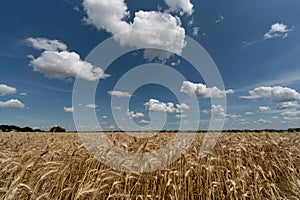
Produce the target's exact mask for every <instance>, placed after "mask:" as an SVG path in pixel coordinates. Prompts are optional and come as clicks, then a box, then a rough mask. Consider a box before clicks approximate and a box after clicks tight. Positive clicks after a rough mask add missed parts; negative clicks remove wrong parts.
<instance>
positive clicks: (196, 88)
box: [180, 81, 234, 98]
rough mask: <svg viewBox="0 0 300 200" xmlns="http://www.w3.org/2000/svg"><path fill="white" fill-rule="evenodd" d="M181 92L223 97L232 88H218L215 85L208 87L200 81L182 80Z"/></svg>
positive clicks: (206, 96) (231, 91) (230, 91)
mask: <svg viewBox="0 0 300 200" xmlns="http://www.w3.org/2000/svg"><path fill="white" fill-rule="evenodd" d="M180 91H181V92H184V93H186V94H188V95H190V96H192V95H196V96H198V97H200V98H223V97H225V95H227V94H233V93H234V91H233V90H220V89H219V88H217V87H215V86H214V87H212V88H208V87H207V86H206V85H204V84H201V83H198V84H197V83H192V82H189V81H183V83H182V86H181V89H180Z"/></svg>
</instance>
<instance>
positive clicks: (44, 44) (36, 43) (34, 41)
mask: <svg viewBox="0 0 300 200" xmlns="http://www.w3.org/2000/svg"><path fill="white" fill-rule="evenodd" d="M26 41H27V42H28V44H29V45H30V46H32V47H33V48H35V49H38V50H46V51H59V50H61V51H66V50H67V45H65V44H64V43H62V42H60V41H58V40H49V39H46V38H27V39H26Z"/></svg>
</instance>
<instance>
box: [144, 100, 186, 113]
mask: <svg viewBox="0 0 300 200" xmlns="http://www.w3.org/2000/svg"><path fill="white" fill-rule="evenodd" d="M143 105H144V106H145V107H146V109H147V110H148V111H149V112H166V113H174V112H176V113H181V112H184V110H188V109H190V107H189V106H188V105H187V104H185V103H181V104H176V105H174V103H171V102H168V103H165V102H160V101H159V100H157V99H150V100H149V101H148V102H146V103H144V104H143Z"/></svg>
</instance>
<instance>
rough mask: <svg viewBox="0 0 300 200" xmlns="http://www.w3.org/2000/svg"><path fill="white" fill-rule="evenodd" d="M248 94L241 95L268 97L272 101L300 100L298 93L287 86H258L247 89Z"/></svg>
mask: <svg viewBox="0 0 300 200" xmlns="http://www.w3.org/2000/svg"><path fill="white" fill-rule="evenodd" d="M249 94H250V95H249V96H241V97H240V98H244V99H258V98H270V99H271V100H272V101H273V102H276V103H281V102H290V101H296V100H300V94H299V93H298V92H297V91H296V90H294V89H291V88H287V87H280V86H275V87H258V88H255V89H254V90H250V91H249Z"/></svg>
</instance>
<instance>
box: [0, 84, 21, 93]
mask: <svg viewBox="0 0 300 200" xmlns="http://www.w3.org/2000/svg"><path fill="white" fill-rule="evenodd" d="M16 92H17V89H16V88H14V87H10V86H8V85H5V84H0V96H4V95H7V94H15V93H16Z"/></svg>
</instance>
